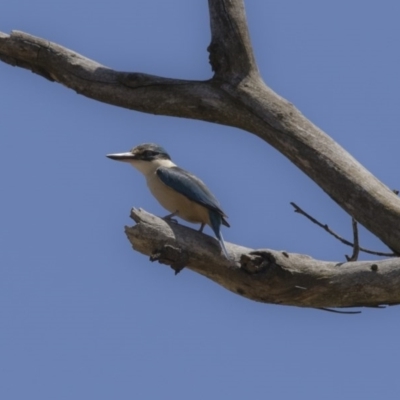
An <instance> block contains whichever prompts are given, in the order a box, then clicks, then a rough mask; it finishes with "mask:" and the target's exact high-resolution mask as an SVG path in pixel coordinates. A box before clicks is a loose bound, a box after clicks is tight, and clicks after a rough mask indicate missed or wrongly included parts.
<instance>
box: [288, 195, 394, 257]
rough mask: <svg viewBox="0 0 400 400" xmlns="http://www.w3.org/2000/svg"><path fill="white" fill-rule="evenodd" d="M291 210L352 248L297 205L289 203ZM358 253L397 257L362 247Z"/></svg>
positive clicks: (352, 244) (352, 245)
mask: <svg viewBox="0 0 400 400" xmlns="http://www.w3.org/2000/svg"><path fill="white" fill-rule="evenodd" d="M290 204H291V205H292V206H293V208H294V212H297V213H299V214H302V215H304V216H305V217H306V218H308V219H309V220H310V221H311V222H313V223H314V224H316V225H318V226H319V227H321V228H322V229H324V230H325V231H326V232H328V233H329V234H330V235H332V236H333V237H335V238H336V239H337V240H339V241H340V242H342V243H343V244H345V245H346V246H351V247H354V243H351V242H349V241H348V240H346V239H344V238H342V237H341V236H339V235H338V234H337V233H335V232H334V231H332V230H331V229H330V228H329V226H328V225H327V224H325V225H324V224H321V222H319V221H317V220H316V219H315V218H313V217H312V216H311V215H309V214H307V213H306V212H305V211H303V210H302V209H301V208H300V207H299V206H298V205H297V204H295V203H293V202H291V203H290ZM359 251H362V252H364V253H368V254H373V255H376V256H381V257H397V254H395V253H383V252H380V251H373V250H368V249H364V248H363V247H360V248H359Z"/></svg>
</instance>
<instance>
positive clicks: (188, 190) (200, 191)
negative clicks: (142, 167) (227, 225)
mask: <svg viewBox="0 0 400 400" xmlns="http://www.w3.org/2000/svg"><path fill="white" fill-rule="evenodd" d="M157 175H158V177H159V178H160V179H161V181H162V182H163V183H164V184H165V185H167V186H169V187H170V188H172V189H174V190H176V191H177V192H178V193H180V194H182V195H184V196H186V197H187V198H188V199H190V200H192V201H194V202H196V203H198V204H201V205H203V206H204V207H206V208H208V209H209V210H213V211H216V212H217V213H218V214H220V215H221V216H222V217H226V215H225V213H224V212H223V211H222V210H221V207H220V205H219V203H218V200H217V199H216V198H215V197H214V195H213V194H212V193H211V192H210V190H209V189H208V188H207V186H206V185H205V184H204V183H203V182H202V181H201V180H200V179H199V178H197V177H196V176H194V175H192V174H191V173H190V172H188V171H185V170H184V169H182V168H179V167H172V168H164V167H160V168H158V169H157ZM225 222H226V221H225Z"/></svg>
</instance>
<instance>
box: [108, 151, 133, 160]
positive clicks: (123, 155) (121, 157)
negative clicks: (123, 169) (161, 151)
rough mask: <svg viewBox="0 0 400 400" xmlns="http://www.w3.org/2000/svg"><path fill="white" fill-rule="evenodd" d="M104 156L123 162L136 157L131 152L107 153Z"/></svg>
mask: <svg viewBox="0 0 400 400" xmlns="http://www.w3.org/2000/svg"><path fill="white" fill-rule="evenodd" d="M106 157H108V158H111V160H116V161H125V162H129V161H132V160H135V159H136V156H135V154H132V153H131V152H127V153H115V154H107V155H106Z"/></svg>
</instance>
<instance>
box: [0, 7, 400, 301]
mask: <svg viewBox="0 0 400 400" xmlns="http://www.w3.org/2000/svg"><path fill="white" fill-rule="evenodd" d="M209 10H210V21H211V33H212V40H211V43H210V46H209V52H210V63H211V65H212V69H213V70H214V71H215V75H214V76H213V77H212V78H211V79H209V80H206V81H188V80H178V79H168V78H163V77H157V76H152V75H147V74H143V73H137V72H119V71H114V70H113V69H111V68H108V67H106V66H103V65H101V64H99V63H97V62H95V61H93V60H90V59H88V58H86V57H84V56H82V55H79V54H77V53H75V52H73V51H71V50H69V49H66V48H64V47H62V46H60V45H58V44H55V43H52V42H50V41H48V40H45V39H40V38H37V37H34V36H31V35H29V34H26V33H22V32H12V33H11V35H7V34H4V33H0V60H2V61H3V62H5V63H8V64H10V65H12V66H17V67H21V68H25V69H28V70H31V71H32V72H34V73H36V74H38V75H40V76H42V77H45V78H46V79H49V80H51V81H55V82H58V83H60V84H62V85H64V86H66V87H68V88H70V89H72V90H74V91H76V92H77V93H79V94H82V95H84V96H87V97H89V98H92V99H95V100H98V101H101V102H105V103H108V104H113V105H116V106H120V107H124V108H128V109H131V110H137V111H142V112H146V113H152V114H162V115H170V116H177V117H184V118H193V119H200V120H204V121H210V122H215V123H219V124H224V125H228V126H234V127H237V128H240V129H243V130H246V131H248V132H251V133H253V134H255V135H257V136H258V137H259V138H261V139H262V140H264V141H265V142H267V143H269V144H270V145H271V146H273V147H275V148H276V149H277V150H278V151H280V152H281V153H282V154H284V155H285V156H286V157H287V158H288V159H289V160H290V161H292V162H293V163H294V164H295V165H296V166H297V167H298V168H300V169H301V170H302V171H303V172H304V173H305V174H307V175H308V176H309V177H310V178H311V179H312V180H313V181H314V182H315V183H316V184H317V185H319V186H320V187H321V188H322V189H323V190H324V191H325V192H326V193H327V194H328V195H329V196H330V197H331V198H332V199H333V200H334V201H335V202H337V203H338V204H339V205H340V206H341V207H342V208H343V209H344V210H345V211H346V212H347V213H348V214H350V215H351V216H352V217H353V218H354V219H355V220H357V221H358V222H359V223H360V224H362V225H363V226H365V227H366V228H367V229H368V230H369V231H371V232H372V233H373V234H375V235H376V236H377V237H378V238H380V239H381V240H382V241H383V242H384V243H385V244H386V245H388V246H389V247H390V248H391V249H393V251H395V252H397V253H400V199H399V198H398V197H397V196H396V195H395V194H394V193H393V192H392V191H391V190H390V189H389V188H387V187H386V186H385V185H384V184H383V183H381V182H380V181H379V180H378V179H377V178H375V177H374V176H373V175H372V174H371V173H370V172H368V171H367V170H366V169H365V168H364V167H363V166H362V165H361V164H359V163H358V162H357V161H356V160H355V159H354V158H353V157H352V156H351V155H350V154H349V153H347V152H346V151H345V150H344V149H343V148H341V147H340V146H339V145H338V144H337V143H336V142H335V141H334V140H332V139H331V138H330V137H329V136H328V135H326V134H325V133H324V132H322V131H321V130H320V129H319V128H317V127H316V126H315V125H313V124H312V123H311V122H310V121H309V120H307V119H306V118H305V117H304V116H303V115H302V114H301V112H300V111H299V110H297V109H296V108H295V107H294V106H293V105H292V104H290V103H289V102H288V101H286V100H285V99H283V98H282V97H280V96H279V95H277V94H276V93H274V92H273V91H272V90H271V89H270V88H269V87H267V86H266V84H265V83H264V82H263V80H262V78H261V77H260V75H259V72H258V68H257V65H256V62H255V59H254V55H253V50H252V47H251V43H250V37H249V32H248V28H247V22H246V16H245V12H244V5H243V0H209ZM139 226H140V227H143V224H142V223H141V224H139ZM148 228H149V229H150V228H151V225H149V226H148ZM140 229H141V228H140ZM191 237H192V238H194V236H191ZM144 238H146V240H147V241H148V243H147V245H146V243H144V242H143V241H144V240H145V239H144ZM164 239H165V238H164ZM135 240H139V241H141V243H142V247H143V248H146V246H150V244H151V243H152V237H149V236H143V238H142V239H135ZM202 242H204V239H202ZM190 244H191V246H193V248H196V242H195V241H192V242H191V243H190ZM135 246H136V248H138V249H139V246H138V243H136V244H135ZM182 249H185V252H186V250H187V249H188V247H187V246H182ZM210 249H211V247H209V248H208V250H207V251H205V252H204V254H203V255H204V257H205V258H204V260H198V263H197V264H194V263H193V259H195V260H196V257H197V256H196V254H197V253H195V252H194V251H193V252H190V257H189V261H188V265H190V266H191V268H193V269H195V270H197V271H198V272H199V273H202V274H204V275H206V276H208V277H209V278H211V279H213V280H215V281H216V282H218V283H220V284H221V285H223V286H225V287H226V288H228V289H229V290H232V291H235V292H236V293H239V294H242V295H244V296H247V297H249V298H253V299H254V300H258V301H265V302H273V303H280V304H293V305H301V306H305V307H309V306H312V307H316V306H318V307H325V306H326V307H332V306H333V307H334V306H338V307H344V306H349V305H352V306H354V305H376V304H381V303H385V302H388V303H393V304H397V303H398V302H399V295H398V293H400V292H399V290H398V289H399V287H398V283H397V282H398V274H399V272H398V271H400V269H399V268H398V267H399V266H398V262H399V261H398V260H390V261H388V260H386V261H382V262H380V263H379V264H378V263H376V264H373V265H379V269H378V270H377V271H375V270H372V267H371V268H370V265H371V263H352V264H351V266H349V264H346V268H343V266H339V265H338V264H335V263H326V262H322V261H315V260H312V259H310V258H308V257H305V256H299V255H290V257H289V258H288V259H286V257H285V256H284V255H283V253H279V252H275V251H270V250H265V251H260V252H258V253H255V254H248V252H249V251H250V250H249V249H243V248H242V250H240V249H239V250H237V251H236V250H235V251H236V253H237V254H241V255H243V254H244V253H247V255H246V256H243V257H242V259H241V261H240V264H241V268H236V269H235V268H234V269H228V268H227V265H226V264H225V263H224V261H223V259H221V258H220V257H218V254H216V253H215V252H212V251H211V250H210ZM153 250H154V249H152V251H153ZM146 251H148V250H146ZM171 251H172V253H174V250H173V249H171ZM185 254H186V253H185ZM182 257H184V256H183V255H182ZM182 260H183V261H182ZM182 260H181V264H182V263H183V262H184V258H183V259H182ZM205 260H207V262H206V261H205ZM236 262H237V263H239V260H236ZM206 263H207V265H208V267H206ZM343 265H344V264H343ZM176 266H177V268H178V269H179V267H181V265H179V263H178V264H176ZM396 268H397V269H396ZM252 270H254V271H253V272H251V271H252ZM245 271H246V272H245ZM389 276H390V279H388V277H389ZM266 277H268V279H264V278H266ZM283 277H284V279H282V278H283ZM321 282H325V283H326V285H322V284H321ZM396 285H397V286H396ZM296 286H304V287H305V288H306V290H299V289H296ZM363 288H364V289H363Z"/></svg>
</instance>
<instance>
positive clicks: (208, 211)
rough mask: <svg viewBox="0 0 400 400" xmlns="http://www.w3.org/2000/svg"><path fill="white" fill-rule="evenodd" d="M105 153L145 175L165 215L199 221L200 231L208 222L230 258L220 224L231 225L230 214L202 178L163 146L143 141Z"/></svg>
mask: <svg viewBox="0 0 400 400" xmlns="http://www.w3.org/2000/svg"><path fill="white" fill-rule="evenodd" d="M106 156H107V157H108V158H110V159H112V160H116V161H123V162H127V163H129V164H131V165H132V166H133V167H134V168H136V169H137V170H139V171H140V172H141V173H142V174H143V175H144V176H145V178H146V181H147V186H148V188H149V189H150V192H151V193H152V194H153V196H154V197H155V198H156V199H157V201H158V202H159V203H160V204H161V205H162V206H163V207H164V208H165V209H166V210H168V211H169V212H170V214H168V215H166V216H165V217H164V218H163V219H165V220H172V219H173V217H175V216H177V217H180V218H182V219H183V220H185V221H188V222H191V223H200V224H201V225H200V229H199V232H203V229H204V226H205V225H209V226H210V227H211V229H212V230H213V232H214V234H215V236H216V237H217V239H218V241H219V243H220V246H221V249H222V252H223V254H224V256H225V257H226V258H227V259H228V260H229V255H228V252H227V250H226V247H225V243H224V238H223V236H222V233H221V225H225V226H227V227H229V226H230V225H229V223H228V222H227V220H226V218H228V217H227V215H226V214H225V213H224V212H223V211H222V209H221V206H220V204H219V202H218V200H217V199H216V198H215V196H214V195H213V194H212V193H211V191H210V190H209V189H208V187H207V186H206V185H205V184H204V183H203V181H201V180H200V179H199V178H197V177H196V176H195V175H193V174H191V173H190V172H188V171H186V170H184V169H182V168H180V167H178V166H177V165H176V164H175V163H173V162H172V160H171V157H170V155H169V154H168V153H167V151H166V150H165V149H164V148H163V147H161V146H159V145H158V144H155V143H144V144H141V145H139V146H136V147H134V148H132V149H131V150H130V151H128V152H126V153H115V154H107V155H106Z"/></svg>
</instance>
